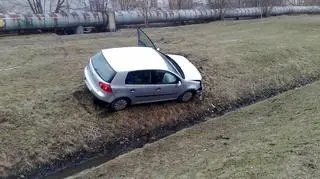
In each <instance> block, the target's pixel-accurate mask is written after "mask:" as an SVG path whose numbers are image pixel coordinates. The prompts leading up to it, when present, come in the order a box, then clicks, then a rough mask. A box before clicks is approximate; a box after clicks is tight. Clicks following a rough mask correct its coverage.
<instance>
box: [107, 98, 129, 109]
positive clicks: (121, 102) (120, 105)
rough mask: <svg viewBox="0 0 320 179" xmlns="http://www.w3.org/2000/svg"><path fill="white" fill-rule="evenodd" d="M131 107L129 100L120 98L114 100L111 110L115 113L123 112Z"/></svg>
mask: <svg viewBox="0 0 320 179" xmlns="http://www.w3.org/2000/svg"><path fill="white" fill-rule="evenodd" d="M128 106H129V100H128V99H125V98H119V99H116V100H114V101H113V102H112V103H111V105H110V108H111V110H113V111H121V110H124V109H126V108H127V107H128Z"/></svg>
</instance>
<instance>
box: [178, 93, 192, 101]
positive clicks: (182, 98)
mask: <svg viewBox="0 0 320 179" xmlns="http://www.w3.org/2000/svg"><path fill="white" fill-rule="evenodd" d="M194 94H195V93H194V92H193V91H186V92H184V93H183V94H182V95H181V96H179V98H178V101H179V102H184V103H185V102H189V101H190V100H191V99H192V98H193V96H194Z"/></svg>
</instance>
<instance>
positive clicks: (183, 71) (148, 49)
mask: <svg viewBox="0 0 320 179" xmlns="http://www.w3.org/2000/svg"><path fill="white" fill-rule="evenodd" d="M137 32H138V47H121V48H110V49H104V50H101V51H100V52H98V53H97V54H95V55H94V56H93V57H91V59H90V60H89V64H88V65H87V66H86V67H85V69H84V76H85V79H84V81H85V84H86V86H87V88H88V89H89V90H90V91H91V92H92V93H93V95H94V96H95V97H96V98H97V99H99V100H102V101H104V102H107V103H108V104H110V108H111V109H112V110H114V111H119V110H123V109H125V108H126V107H128V106H129V105H133V104H139V103H151V102H159V101H167V100H176V99H178V100H179V101H181V102H187V101H189V100H191V99H192V97H193V96H194V95H196V94H199V96H200V97H201V96H202V91H203V83H202V77H201V74H200V72H199V71H198V70H197V68H196V67H195V66H194V65H193V64H192V63H191V62H190V61H189V60H187V59H186V58H185V57H183V56H180V55H170V54H164V53H162V52H160V50H159V49H157V48H156V47H155V46H154V44H153V42H152V41H151V40H150V38H149V37H148V36H147V35H146V34H145V33H144V32H143V31H142V30H141V29H138V30H137Z"/></svg>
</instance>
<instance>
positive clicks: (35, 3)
mask: <svg viewBox="0 0 320 179" xmlns="http://www.w3.org/2000/svg"><path fill="white" fill-rule="evenodd" d="M45 2H46V1H43V0H27V3H28V5H29V7H30V9H31V10H32V12H33V13H34V14H42V13H44V12H45V5H46V4H45ZM65 2H66V0H57V1H56V5H55V8H54V9H55V10H54V12H55V13H58V12H60V10H61V9H62V8H63V7H64V4H65ZM49 3H50V11H51V8H52V7H51V6H52V4H53V3H54V2H53V0H50V2H49Z"/></svg>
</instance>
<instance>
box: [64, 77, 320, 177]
mask: <svg viewBox="0 0 320 179" xmlns="http://www.w3.org/2000/svg"><path fill="white" fill-rule="evenodd" d="M319 91H320V81H318V82H315V83H313V84H311V85H307V86H304V87H302V88H299V89H296V90H292V91H289V92H285V93H282V94H280V95H278V96H276V97H273V98H270V99H268V100H265V101H262V102H259V103H256V104H253V105H251V106H249V107H245V108H241V109H240V110H238V111H237V112H232V113H228V114H226V115H224V116H222V117H219V118H215V119H208V121H206V122H204V123H201V124H199V125H196V126H194V127H192V128H189V129H186V130H183V131H180V132H178V133H177V134H174V135H171V136H169V137H167V138H165V139H162V140H159V141H157V142H154V143H152V144H149V145H146V146H144V147H143V148H141V149H137V150H134V151H132V152H129V153H127V154H124V155H122V156H119V157H117V158H115V159H113V160H111V161H109V162H106V163H105V164H103V165H100V166H98V167H93V168H90V169H88V170H85V171H82V172H81V173H79V174H77V175H75V176H72V177H70V178H69V179H71V178H73V179H75V178H77V179H80V178H86V179H89V178H279V177H280V178H319V174H320V170H319V166H320V158H319V157H318V156H319V154H320V150H319V149H320V145H319V144H320V135H319V134H320V130H319V129H320V122H319V120H320V104H319V102H320V96H319Z"/></svg>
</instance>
